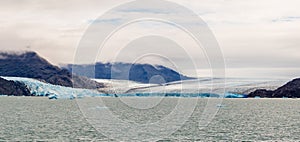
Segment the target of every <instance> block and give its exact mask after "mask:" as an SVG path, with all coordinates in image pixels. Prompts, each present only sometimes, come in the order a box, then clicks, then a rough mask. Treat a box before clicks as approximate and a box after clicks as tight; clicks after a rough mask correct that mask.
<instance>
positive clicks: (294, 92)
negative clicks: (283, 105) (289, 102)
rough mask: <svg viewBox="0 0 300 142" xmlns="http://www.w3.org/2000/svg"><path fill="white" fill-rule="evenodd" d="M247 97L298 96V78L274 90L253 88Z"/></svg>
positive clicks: (299, 79)
mask: <svg viewBox="0 0 300 142" xmlns="http://www.w3.org/2000/svg"><path fill="white" fill-rule="evenodd" d="M248 96H249V97H255V96H259V97H265V98H282V97H288V98H300V78H297V79H294V80H292V81H290V82H288V83H286V84H285V85H283V86H281V87H279V88H278V89H276V90H263V89H259V90H255V91H254V92H251V93H250V94H249V95H248Z"/></svg>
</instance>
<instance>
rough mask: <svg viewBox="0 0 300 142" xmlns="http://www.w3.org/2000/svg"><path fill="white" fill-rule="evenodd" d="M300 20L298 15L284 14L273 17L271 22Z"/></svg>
mask: <svg viewBox="0 0 300 142" xmlns="http://www.w3.org/2000/svg"><path fill="white" fill-rule="evenodd" d="M294 21H300V16H286V17H281V18H277V19H273V20H272V22H294Z"/></svg>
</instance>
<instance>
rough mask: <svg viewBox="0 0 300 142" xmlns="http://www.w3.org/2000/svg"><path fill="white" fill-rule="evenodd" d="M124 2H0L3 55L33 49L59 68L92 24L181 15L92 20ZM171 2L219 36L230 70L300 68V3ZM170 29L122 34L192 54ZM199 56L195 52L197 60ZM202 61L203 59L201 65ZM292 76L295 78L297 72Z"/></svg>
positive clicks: (137, 11) (254, 0)
mask: <svg viewBox="0 0 300 142" xmlns="http://www.w3.org/2000/svg"><path fill="white" fill-rule="evenodd" d="M128 1H129V0H128ZM124 2H127V1H123V0H114V1H109V0H91V1H81V0H79V1H72V0H65V1H52V0H44V1H39V0H30V1H19V0H9V1H0V9H1V11H0V17H1V20H0V41H1V42H0V47H1V50H17V51H19V50H34V51H37V52H39V53H40V54H42V56H45V57H46V58H47V59H49V60H50V61H51V62H53V63H55V64H59V63H71V62H72V61H73V56H74V54H75V52H76V47H77V45H78V43H79V42H80V39H81V36H82V35H83V34H84V32H85V30H86V29H87V27H88V26H89V24H91V23H106V25H107V26H109V25H110V24H115V23H117V24H119V23H122V19H123V18H124V17H125V16H126V14H128V13H134V14H137V15H143V14H148V15H151V14H163V15H166V16H170V17H171V16H177V14H180V10H177V11H173V12H172V13H170V12H169V11H168V10H162V9H163V8H164V7H167V6H160V7H159V8H157V9H143V8H138V7H137V8H135V9H123V10H120V11H116V14H120V15H112V16H111V17H110V18H107V19H102V20H94V19H97V17H99V16H101V14H103V13H104V12H105V11H108V10H110V9H111V8H113V7H114V6H118V5H119V4H121V3H124ZM172 2H175V3H178V4H180V5H183V6H185V7H187V8H189V9H191V10H193V11H195V13H197V14H198V15H199V16H200V17H201V18H202V19H204V21H205V22H206V23H207V25H208V26H209V27H210V28H211V30H212V32H213V33H214V34H215V36H216V39H217V41H218V42H219V45H220V47H221V49H222V51H223V53H224V56H225V60H226V64H227V66H228V67H230V68H237V69H238V68H240V69H244V68H246V67H248V68H252V69H254V68H270V69H271V68H299V67H300V66H299V64H298V63H297V61H299V60H300V56H299V53H300V40H299V37H300V33H299V31H300V27H299V24H300V16H299V15H300V10H299V5H300V1H298V0H287V1H282V0H264V1H261V0H243V1H241V0H201V1H199V0H172ZM182 20H183V23H185V24H188V25H193V26H194V27H195V28H197V26H200V25H197V23H195V22H194V21H193V19H187V18H186V17H184V16H182ZM170 26H171V27H172V26H173V25H172V24H169V25H165V26H161V25H160V24H158V25H157V24H155V23H154V24H153V23H149V22H148V23H141V24H140V25H137V26H133V27H131V28H130V30H129V29H128V31H127V32H125V33H124V34H126V35H125V37H126V36H127V37H130V36H131V35H132V34H133V33H134V32H136V31H137V30H141V31H144V32H145V33H147V32H148V33H151V31H158V32H157V33H159V34H163V33H166V34H168V35H172V36H174V37H175V38H178V39H181V42H184V43H185V44H186V45H188V46H190V48H189V49H188V50H189V51H190V52H193V51H194V50H193V48H192V45H191V43H190V41H189V40H187V39H186V38H184V36H181V34H178V32H177V31H176V30H174V29H172V28H168V27H170ZM127 28H129V27H127ZM95 32H101V31H95ZM118 36H119V37H121V36H122V35H118ZM123 40H126V38H125V39H122V38H120V39H118V40H116V41H113V43H112V46H113V47H112V48H111V49H114V48H115V47H118V46H120V44H119V43H121V42H120V41H123ZM136 46H137V45H136ZM140 46H143V45H142V44H140ZM26 47H30V49H27V48H26ZM144 47H145V48H146V47H147V46H144ZM139 49H140V48H139ZM141 50H144V49H141ZM113 51H114V50H112V51H110V52H113ZM134 52H136V51H131V52H130V51H128V56H130V55H132V54H134ZM170 53H171V52H170ZM107 54H109V53H107ZM126 54H127V53H126ZM197 54H198V53H195V56H196V55H197ZM199 56H201V55H199ZM171 57H172V59H173V60H177V61H178V62H181V63H184V62H185V59H183V58H180V57H178V53H176V54H175V53H174V55H173V56H171ZM124 58H126V55H124ZM124 60H126V59H124ZM201 61H202V60H201V59H199V66H200V65H201V63H202V62H201ZM201 67H203V66H201ZM205 67H207V66H205ZM292 73H293V75H294V76H297V75H296V74H295V72H292Z"/></svg>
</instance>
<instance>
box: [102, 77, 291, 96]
mask: <svg viewBox="0 0 300 142" xmlns="http://www.w3.org/2000/svg"><path fill="white" fill-rule="evenodd" d="M96 81H98V82H101V83H105V84H106V85H107V86H109V88H105V89H106V90H111V91H112V90H114V93H130V94H132V93H215V94H218V93H219V92H223V88H224V87H225V88H226V89H225V92H234V93H240V94H248V93H249V92H251V91H253V90H255V89H257V88H264V89H275V88H277V87H279V86H281V85H282V84H284V83H285V82H286V80H268V79H247V78H227V79H226V80H224V79H223V78H201V79H196V80H184V81H178V82H171V83H167V84H163V85H157V84H141V83H137V82H133V81H120V80H105V79H104V80H103V79H102V80H96ZM224 81H225V85H226V86H224Z"/></svg>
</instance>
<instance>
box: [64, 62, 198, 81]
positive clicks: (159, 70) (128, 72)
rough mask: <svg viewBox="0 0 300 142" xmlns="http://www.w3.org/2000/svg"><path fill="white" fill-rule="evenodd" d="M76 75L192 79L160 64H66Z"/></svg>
mask: <svg viewBox="0 0 300 142" xmlns="http://www.w3.org/2000/svg"><path fill="white" fill-rule="evenodd" d="M63 68H66V69H67V70H69V71H70V72H73V73H74V74H76V75H80V76H86V77H89V78H96V79H119V80H131V81H136V82H141V83H154V84H162V83H167V82H172V81H179V80H187V79H193V78H191V77H187V76H185V75H182V74H180V73H178V72H176V71H174V70H172V69H170V68H167V67H164V66H161V65H150V64H130V63H100V62H98V63H96V64H95V65H89V64H88V65H71V64H69V65H66V66H64V67H63Z"/></svg>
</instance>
